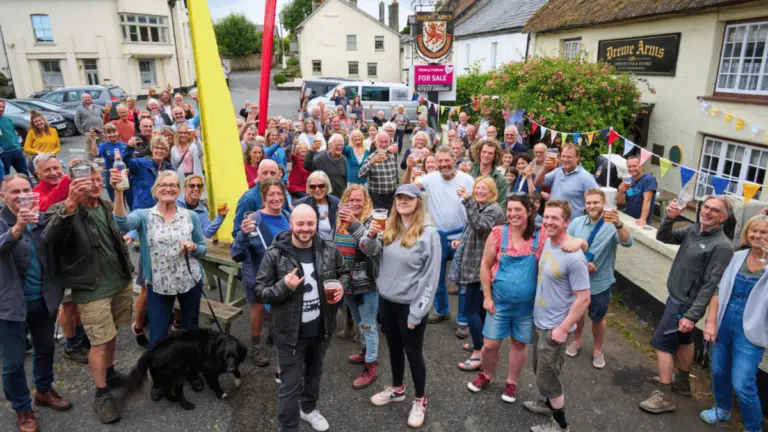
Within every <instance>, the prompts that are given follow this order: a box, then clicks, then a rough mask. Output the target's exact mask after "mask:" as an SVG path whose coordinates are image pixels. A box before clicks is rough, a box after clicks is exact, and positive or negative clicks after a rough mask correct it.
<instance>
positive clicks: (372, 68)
mask: <svg viewBox="0 0 768 432" xmlns="http://www.w3.org/2000/svg"><path fill="white" fill-rule="evenodd" d="M377 65H378V64H377V63H368V76H369V77H376V75H377V73H376V72H377V71H378V69H379V68H378V66H377Z"/></svg>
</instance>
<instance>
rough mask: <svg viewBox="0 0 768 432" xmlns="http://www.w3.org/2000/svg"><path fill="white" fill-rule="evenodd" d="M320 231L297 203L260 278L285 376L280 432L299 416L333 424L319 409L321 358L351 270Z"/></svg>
mask: <svg viewBox="0 0 768 432" xmlns="http://www.w3.org/2000/svg"><path fill="white" fill-rule="evenodd" d="M316 234H317V215H316V214H315V211H314V210H313V209H312V207H310V206H308V205H305V204H303V205H299V206H297V207H296V208H295V209H294V211H293V213H292V214H291V230H290V231H284V232H282V233H280V234H278V235H277V237H276V238H275V240H274V242H273V243H272V245H271V246H270V247H269V250H268V251H267V254H266V255H265V256H264V259H263V260H262V262H261V266H260V267H259V274H258V276H257V277H256V287H255V289H254V291H255V295H256V297H257V298H258V299H259V301H261V302H263V303H265V304H270V305H272V324H271V327H272V334H273V335H274V339H275V347H276V348H277V358H278V363H279V364H280V378H281V380H282V383H281V385H280V397H279V403H278V408H277V419H278V421H279V422H280V431H281V432H288V431H290V432H298V430H299V418H301V419H302V420H305V421H307V422H309V423H310V424H311V425H312V428H314V429H315V430H317V431H325V430H328V427H329V426H328V422H327V421H326V420H325V418H324V417H323V416H322V415H321V414H320V412H319V411H318V410H317V409H316V407H317V398H318V396H319V395H320V377H321V376H322V373H323V358H324V357H325V351H326V349H327V348H328V345H329V343H330V340H331V335H333V331H334V327H335V326H336V310H337V306H336V304H337V303H338V302H339V300H341V297H342V296H343V292H344V290H345V289H346V288H347V286H348V285H349V270H347V268H346V267H345V265H344V258H343V257H342V255H341V252H339V251H338V250H337V249H336V247H334V245H333V244H332V243H326V242H325V241H323V240H322V239H320V238H319V237H318V236H317V235H316ZM333 281H335V283H334V282H333ZM325 285H333V287H331V286H325ZM297 288H298V289H297ZM330 288H334V289H333V290H330ZM326 294H328V295H329V296H331V297H326ZM302 389H303V390H302ZM299 402H301V407H299ZM300 408H301V409H300Z"/></svg>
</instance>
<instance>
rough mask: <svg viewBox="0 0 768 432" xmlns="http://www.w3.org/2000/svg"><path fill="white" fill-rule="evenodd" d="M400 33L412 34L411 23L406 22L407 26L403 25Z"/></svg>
mask: <svg viewBox="0 0 768 432" xmlns="http://www.w3.org/2000/svg"><path fill="white" fill-rule="evenodd" d="M400 34H404V35H408V34H411V25H410V24H406V25H405V27H403V29H402V30H400Z"/></svg>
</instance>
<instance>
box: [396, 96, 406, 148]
mask: <svg viewBox="0 0 768 432" xmlns="http://www.w3.org/2000/svg"><path fill="white" fill-rule="evenodd" d="M408 121H409V120H408V114H406V113H405V107H404V106H403V105H398V106H397V114H395V124H396V125H397V130H396V131H395V140H396V141H397V153H400V152H401V151H403V137H404V136H405V128H406V127H407V126H408Z"/></svg>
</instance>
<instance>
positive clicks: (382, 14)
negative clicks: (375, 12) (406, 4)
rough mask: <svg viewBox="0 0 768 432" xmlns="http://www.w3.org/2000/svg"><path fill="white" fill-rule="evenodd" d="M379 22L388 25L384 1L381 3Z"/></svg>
mask: <svg viewBox="0 0 768 432" xmlns="http://www.w3.org/2000/svg"><path fill="white" fill-rule="evenodd" d="M379 22H380V23H382V24H386V23H385V22H384V0H382V1H380V2H379Z"/></svg>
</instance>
